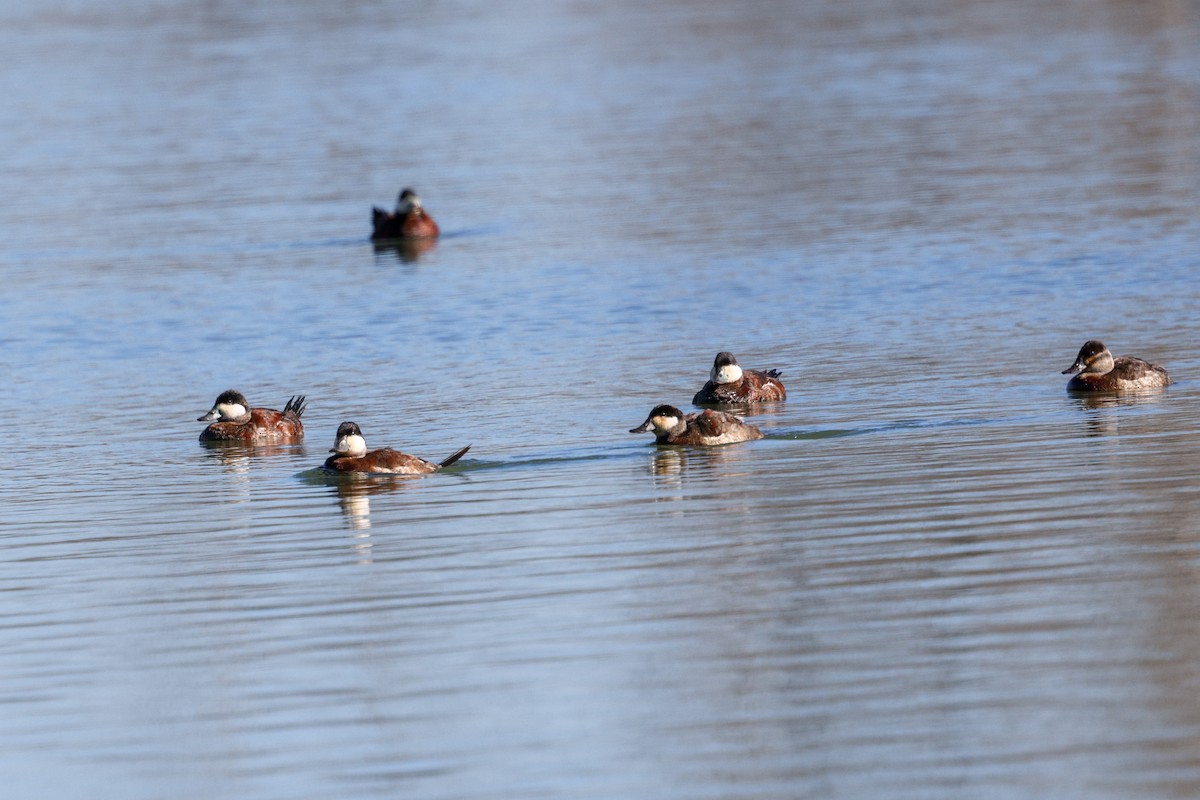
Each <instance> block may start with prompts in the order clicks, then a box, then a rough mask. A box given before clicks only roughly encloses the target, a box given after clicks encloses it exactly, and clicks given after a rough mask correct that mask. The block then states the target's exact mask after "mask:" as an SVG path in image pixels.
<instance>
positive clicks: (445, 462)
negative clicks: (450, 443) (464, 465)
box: [438, 445, 471, 467]
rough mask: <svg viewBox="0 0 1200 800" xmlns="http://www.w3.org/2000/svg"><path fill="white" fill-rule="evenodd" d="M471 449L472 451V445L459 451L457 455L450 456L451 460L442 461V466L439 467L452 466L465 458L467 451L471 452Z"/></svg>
mask: <svg viewBox="0 0 1200 800" xmlns="http://www.w3.org/2000/svg"><path fill="white" fill-rule="evenodd" d="M470 449H471V445H467V446H466V447H464V448H463V449H462V450H459V451H458V452H457V453H455V454H454V455H452V456H450V457H449V458H447V459H446V460H445V461H442V462H441V463H440V464H438V466H439V467H448V466H450V465H451V464H453V463H454V462H455V461H458V460H459V459H460V458H462V457H463V456H465V455H466V454H467V451H468V450H470Z"/></svg>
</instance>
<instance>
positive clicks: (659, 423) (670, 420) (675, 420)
mask: <svg viewBox="0 0 1200 800" xmlns="http://www.w3.org/2000/svg"><path fill="white" fill-rule="evenodd" d="M650 424H651V425H653V426H654V430H655V431H656V432H659V433H661V432H662V431H669V430H671V428H674V427H675V426H676V425H678V424H679V417H665V416H658V417H655V418H654V419H652V420H650Z"/></svg>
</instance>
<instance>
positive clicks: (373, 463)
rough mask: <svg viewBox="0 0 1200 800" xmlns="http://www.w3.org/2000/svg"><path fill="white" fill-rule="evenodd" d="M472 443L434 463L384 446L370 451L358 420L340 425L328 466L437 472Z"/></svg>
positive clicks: (387, 471)
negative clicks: (357, 422)
mask: <svg viewBox="0 0 1200 800" xmlns="http://www.w3.org/2000/svg"><path fill="white" fill-rule="evenodd" d="M470 449H471V445H467V446H466V447H464V448H463V449H461V450H459V451H458V452H457V453H454V454H453V455H451V456H449V457H447V458H446V459H445V460H443V461H441V462H439V463H434V462H432V461H426V460H425V459H423V458H418V457H417V456H410V455H408V454H407V453H401V452H400V451H399V450H393V449H391V448H390V447H384V448H381V449H379V450H367V440H366V439H365V438H364V437H363V434H362V430H361V429H360V428H359V427H358V425H357V424H356V423H353V422H343V423H342V424H341V425H339V426H338V429H337V436H336V437H335V439H334V444H333V447H332V448H331V449H330V451H329V452H331V453H333V455H331V456H330V457H329V458H327V459H325V469H329V470H333V471H334V472H370V473H375V474H381V475H426V474H428V473H430V472H437V471H438V470H439V469H442V468H443V467H448V466H450V465H451V464H453V463H454V462H455V461H458V460H459V459H460V458H462V457H463V456H464V455H466V453H467V451H468V450H470Z"/></svg>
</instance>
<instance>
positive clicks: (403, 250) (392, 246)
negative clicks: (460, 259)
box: [375, 239, 437, 264]
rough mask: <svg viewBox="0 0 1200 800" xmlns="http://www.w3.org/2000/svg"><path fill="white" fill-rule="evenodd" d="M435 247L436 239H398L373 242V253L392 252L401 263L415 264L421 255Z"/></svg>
mask: <svg viewBox="0 0 1200 800" xmlns="http://www.w3.org/2000/svg"><path fill="white" fill-rule="evenodd" d="M435 247H437V240H436V239H399V240H394V241H389V242H375V255H376V256H377V257H378V256H382V255H384V254H387V253H393V254H395V256H396V260H397V261H399V262H400V263H401V264H416V263H417V262H418V261H420V260H421V256H423V255H424V254H425V253H428V252H429V251H430V250H432V249H433V248H435Z"/></svg>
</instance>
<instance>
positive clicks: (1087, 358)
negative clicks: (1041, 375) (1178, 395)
mask: <svg viewBox="0 0 1200 800" xmlns="http://www.w3.org/2000/svg"><path fill="white" fill-rule="evenodd" d="M1075 373H1078V374H1077V375H1075V377H1073V378H1071V380H1069V381H1067V389H1068V390H1069V391H1072V392H1125V391H1136V390H1138V389H1156V388H1158V387H1161V386H1166V385H1168V384H1170V383H1171V378H1170V376H1169V375H1167V371H1166V370H1165V369H1164V368H1163V367H1162V365H1161V364H1151V363H1150V362H1148V361H1143V360H1142V359H1140V358H1134V357H1133V356H1117V357H1116V358H1113V354H1112V353H1110V352H1108V348H1107V347H1105V346H1104V342H1101V341H1098V340H1096V339H1092V340H1091V341H1089V342H1085V343H1084V345H1083V347H1081V348H1080V349H1079V355H1078V356H1076V358H1075V363H1074V364H1072V365H1071V366H1069V367H1067V368H1066V369H1064V370H1063V375H1072V374H1075Z"/></svg>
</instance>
